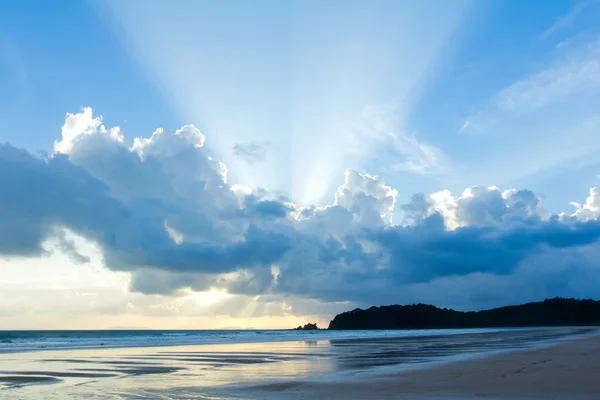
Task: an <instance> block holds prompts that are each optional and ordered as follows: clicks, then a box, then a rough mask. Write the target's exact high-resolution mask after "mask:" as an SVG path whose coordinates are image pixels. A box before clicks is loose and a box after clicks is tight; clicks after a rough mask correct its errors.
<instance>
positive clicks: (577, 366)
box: [238, 336, 600, 400]
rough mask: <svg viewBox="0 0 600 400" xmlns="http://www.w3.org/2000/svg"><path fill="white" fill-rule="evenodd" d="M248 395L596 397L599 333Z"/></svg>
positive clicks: (559, 399)
mask: <svg viewBox="0 0 600 400" xmlns="http://www.w3.org/2000/svg"><path fill="white" fill-rule="evenodd" d="M238 394H239V395H241V396H242V397H245V398H251V399H265V400H269V399H319V400H325V399H331V400H337V399H375V400H376V399H480V398H485V399H506V400H508V399H515V400H517V399H522V400H524V399H536V400H537V399H557V400H588V399H589V400H592V399H594V400H597V399H600V336H593V337H586V338H582V339H575V340H571V341H568V342H565V343H560V344H557V345H554V346H550V347H546V348H540V349H533V350H523V351H514V352H508V353H503V354H499V355H494V356H489V357H483V358H477V359H471V360H464V361H457V362H451V363H446V364H443V365H439V366H435V367H433V368H429V369H422V370H416V371H411V372H406V373H399V374H394V375H388V376H380V377H379V378H370V379H350V380H345V381H337V382H295V383H294V382H288V383H275V384H268V385H262V386H255V387H253V388H248V389H246V390H241V391H240V392H238Z"/></svg>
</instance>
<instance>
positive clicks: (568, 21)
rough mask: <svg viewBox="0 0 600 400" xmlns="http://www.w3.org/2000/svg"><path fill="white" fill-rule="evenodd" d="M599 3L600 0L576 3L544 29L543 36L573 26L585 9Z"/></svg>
mask: <svg viewBox="0 0 600 400" xmlns="http://www.w3.org/2000/svg"><path fill="white" fill-rule="evenodd" d="M597 5H598V1H584V2H580V3H577V4H575V5H574V6H573V7H572V8H571V10H570V11H569V12H568V13H567V14H565V15H562V16H560V17H559V18H557V19H556V22H555V23H554V24H553V25H552V26H550V28H548V29H546V30H545V31H544V33H543V34H542V37H544V38H546V37H549V36H551V35H553V34H555V33H556V32H559V31H561V30H563V29H568V28H571V27H572V26H573V24H574V23H575V21H576V20H577V19H578V18H579V17H580V16H581V15H582V13H583V12H584V11H586V10H588V9H589V8H590V7H593V6H597Z"/></svg>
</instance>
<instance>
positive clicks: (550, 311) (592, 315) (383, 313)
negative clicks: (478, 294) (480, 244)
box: [329, 298, 600, 329]
mask: <svg viewBox="0 0 600 400" xmlns="http://www.w3.org/2000/svg"><path fill="white" fill-rule="evenodd" d="M593 325H600V301H594V300H576V299H564V298H554V299H548V300H544V301H540V302H535V303H527V304H522V305H517V306H507V307H500V308H493V309H491V310H484V311H469V312H463V311H455V310H452V309H448V308H438V307H435V306H432V305H427V304H414V305H408V306H400V305H392V306H381V307H371V308H369V309H366V310H362V309H360V308H357V309H355V310H352V311H347V312H344V313H341V314H338V315H336V316H335V318H333V320H332V321H331V322H330V323H329V329H442V328H495V327H528V326H593Z"/></svg>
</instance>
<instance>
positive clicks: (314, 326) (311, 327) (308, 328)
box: [294, 323, 319, 331]
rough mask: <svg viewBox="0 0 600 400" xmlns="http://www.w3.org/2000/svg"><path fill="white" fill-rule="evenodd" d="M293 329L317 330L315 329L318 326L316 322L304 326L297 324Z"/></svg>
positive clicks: (317, 328)
mask: <svg viewBox="0 0 600 400" xmlns="http://www.w3.org/2000/svg"><path fill="white" fill-rule="evenodd" d="M294 330H296V331H317V330H319V327H318V326H317V324H316V323H315V324H311V323H308V324H306V325H304V326H299V327H297V328H295V329H294Z"/></svg>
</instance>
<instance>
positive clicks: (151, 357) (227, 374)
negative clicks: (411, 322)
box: [0, 328, 592, 399]
mask: <svg viewBox="0 0 600 400" xmlns="http://www.w3.org/2000/svg"><path fill="white" fill-rule="evenodd" d="M589 332H592V329H587V328H561V329H525V330H512V331H511V330H509V331H501V332H488V333H474V334H468V333H467V334H455V335H440V334H437V335H435V336H420V337H398V338H378V339H377V338H376V339H360V340H315V341H302V342H281V343H254V344H223V345H199V346H179V347H153V348H121V349H96V350H73V351H65V350H61V351H48V352H31V353H13V354H5V355H3V358H2V359H1V360H0V388H1V389H0V397H2V396H3V395H2V392H3V391H9V392H7V393H10V394H11V396H12V398H23V399H30V398H44V399H52V398H64V394H65V393H66V392H68V393H69V398H82V399H83V398H96V397H101V398H103V399H123V398H128V399H129V398H144V397H143V396H148V397H150V398H164V399H175V398H210V397H206V396H209V393H213V395H215V393H216V392H215V388H217V387H222V389H220V390H217V391H218V394H219V396H220V397H213V398H220V399H228V398H229V399H231V398H236V397H235V395H236V386H239V385H241V384H243V385H249V384H259V383H263V384H266V383H270V384H272V385H275V387H278V385H282V384H283V385H293V384H294V383H293V381H295V380H298V379H308V378H310V377H312V376H318V375H323V374H327V373H333V372H336V373H338V372H339V373H342V374H343V373H344V372H352V373H354V372H361V371H370V370H372V368H373V367H386V366H387V367H389V366H394V367H395V368H411V367H412V366H414V365H421V366H422V365H426V364H427V363H428V362H432V361H440V360H444V359H448V358H451V357H457V356H458V357H464V358H468V357H470V356H471V355H472V354H479V353H484V352H490V351H503V350H506V349H520V348H527V347H533V346H536V345H539V344H542V343H547V342H549V341H553V340H556V339H560V338H564V337H568V336H572V335H582V334H586V333H589ZM278 381H279V383H277V382H278ZM50 384H51V385H50ZM186 388H190V391H186ZM192 388H193V390H192ZM186 393H187V394H186ZM192 394H193V396H192ZM139 396H142V397H139ZM178 396H184V397H178ZM185 396H188V397H185ZM203 396H204V397H203Z"/></svg>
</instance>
